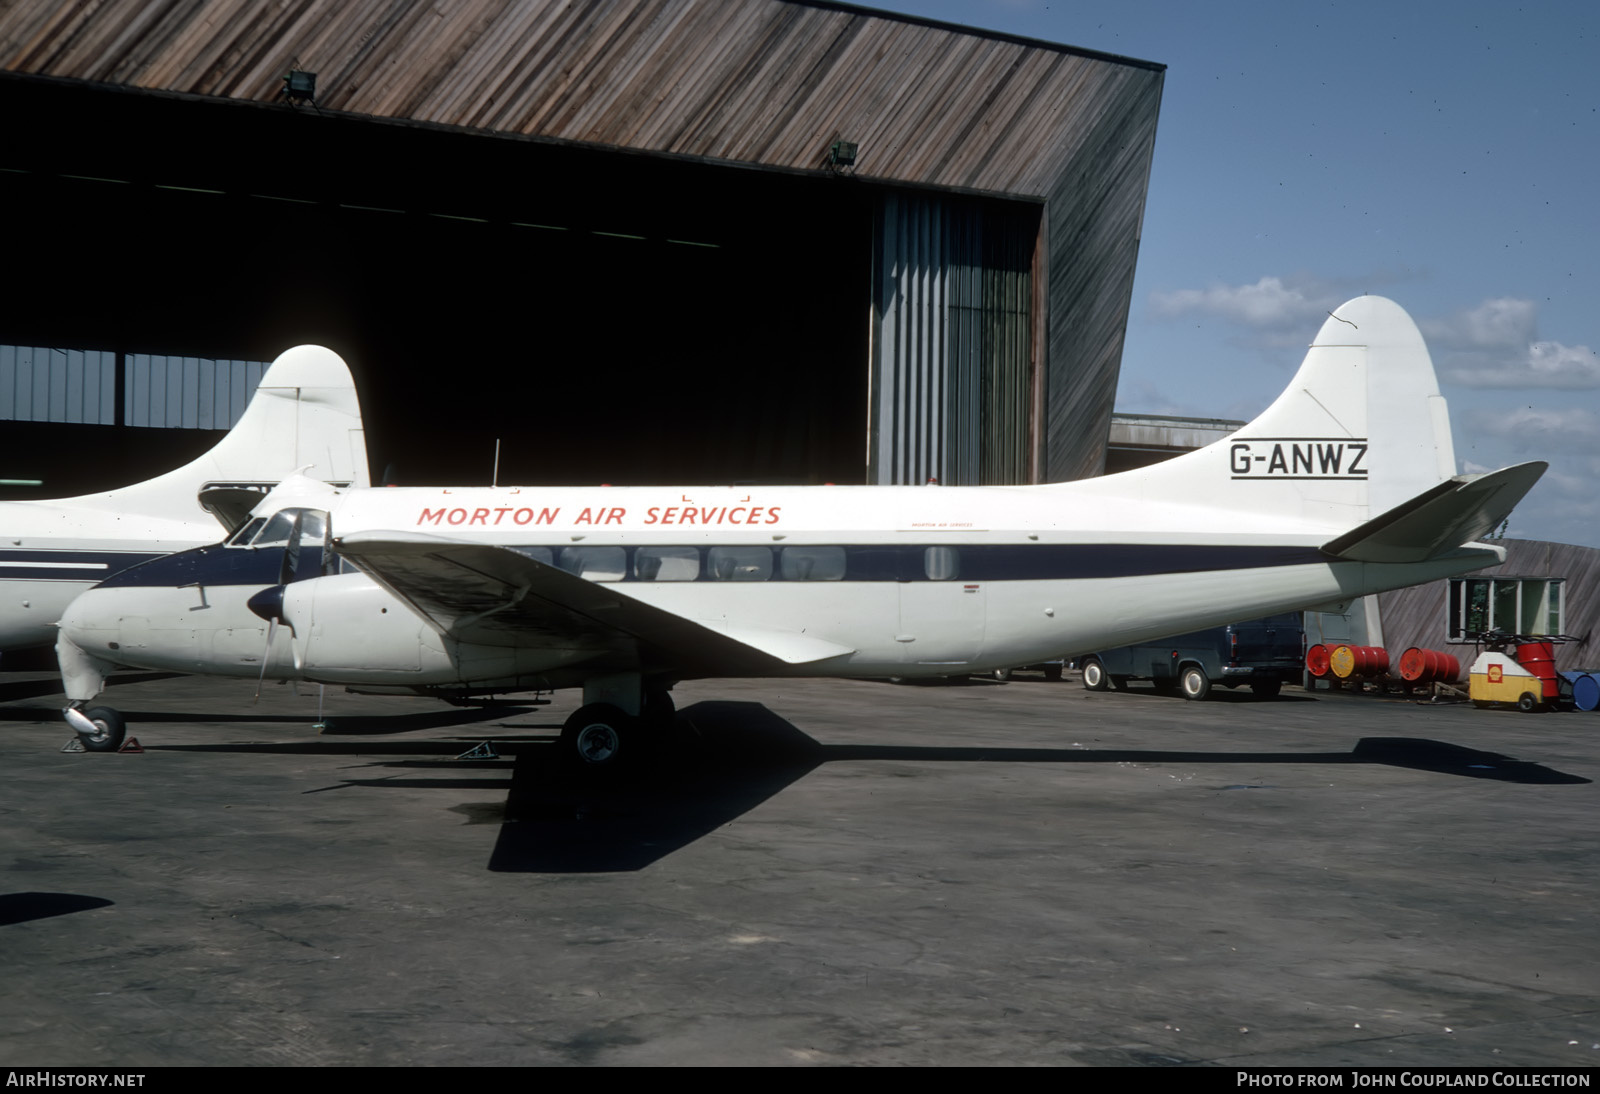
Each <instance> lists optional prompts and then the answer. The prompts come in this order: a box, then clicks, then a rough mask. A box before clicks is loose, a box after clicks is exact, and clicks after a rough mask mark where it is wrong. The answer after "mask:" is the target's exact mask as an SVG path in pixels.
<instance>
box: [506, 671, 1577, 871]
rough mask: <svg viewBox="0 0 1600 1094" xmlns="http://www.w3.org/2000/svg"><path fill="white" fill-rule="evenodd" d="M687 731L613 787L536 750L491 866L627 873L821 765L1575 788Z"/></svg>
mask: <svg viewBox="0 0 1600 1094" xmlns="http://www.w3.org/2000/svg"><path fill="white" fill-rule="evenodd" d="M684 720H685V721H686V722H687V723H688V724H690V725H692V726H693V728H694V730H695V731H696V733H697V734H698V737H699V741H698V748H697V750H696V754H695V755H694V756H693V757H692V758H691V760H690V761H689V762H683V761H682V760H681V759H680V760H679V761H677V762H674V763H672V764H671V765H669V766H666V767H663V768H660V769H657V770H652V771H650V772H647V773H644V774H643V775H642V776H641V777H640V778H637V779H635V780H632V781H631V782H629V783H628V784H625V785H615V786H607V787H604V788H595V787H588V786H585V785H583V784H582V783H579V782H574V781H573V780H572V779H571V778H570V777H568V776H566V775H565V774H564V773H563V772H562V771H561V769H560V767H559V765H557V764H556V763H554V762H552V761H553V760H554V757H548V758H547V757H546V756H545V755H541V754H540V752H538V751H536V750H524V751H523V752H522V753H521V754H520V755H519V756H518V757H517V761H516V765H515V768H514V770H513V773H512V782H511V789H510V792H509V793H508V795H507V800H506V809H505V823H504V824H503V825H502V826H501V829H500V836H499V839H498V840H497V842H496V844H495V849H494V853H493V854H492V855H491V857H490V861H489V868H490V869H491V870H497V871H528V872H541V873H592V872H611V871H625V870H638V869H641V868H643V867H644V866H647V865H649V864H650V863H652V862H655V861H656V860H658V859H660V858H663V857H665V856H666V855H668V854H671V853H672V852H673V851H675V850H677V849H678V848H680V847H683V846H686V845H687V844H689V843H692V842H693V841H694V840H696V839H699V838H700V837H701V836H703V835H705V834H706V833H708V832H711V831H713V830H714V829H716V828H718V827H720V826H721V825H723V824H726V823H728V822H729V821H731V820H733V819H734V818H736V817H738V816H739V815H741V814H743V813H745V812H747V811H749V810H750V809H753V808H754V807H755V806H756V805H758V804H760V803H761V802H762V801H765V800H766V799H767V798H769V797H772V796H773V795H775V794H777V793H778V792H780V791H781V790H782V789H783V788H784V787H786V786H788V785H789V784H791V783H793V782H796V781H798V780H799V779H801V778H803V777H804V776H805V775H806V774H808V773H809V772H811V771H812V770H814V769H815V768H817V767H818V766H820V765H821V764H825V763H833V762H840V761H852V760H857V761H859V760H905V761H915V762H948V763H1090V764H1104V763H1124V762H1136V763H1184V764H1241V763H1245V764H1307V763H1311V764H1384V765H1388V766H1394V767H1406V768H1415V769H1418V770H1423V771H1434V772H1438V773H1440V774H1449V775H1458V776H1463V777H1467V778H1478V779H1493V780H1499V781H1508V782H1520V783H1536V784H1566V783H1586V782H1588V781H1589V780H1587V779H1583V778H1580V777H1578V776H1575V775H1567V774H1564V773H1562V772H1558V771H1552V770H1551V769H1549V768H1546V767H1543V766H1541V765H1539V764H1535V763H1526V762H1523V761H1519V760H1514V759H1512V758H1510V757H1508V756H1502V755H1499V754H1497V753H1493V752H1483V751H1480V750H1477V749H1471V748H1463V747H1461V746H1459V745H1452V744H1446V743H1443V742H1439V741H1431V740H1426V739H1422V738H1409V737H1367V738H1363V739H1361V740H1360V741H1358V742H1357V743H1356V746H1355V748H1353V749H1352V750H1351V751H1349V752H1330V753H1304V752H1236V753H1228V752H1153V751H1146V750H1139V749H1115V750H1095V749H1055V748H992V747H936V746H934V747H923V746H884V745H824V744H821V743H819V742H817V741H815V740H814V739H812V738H811V737H809V736H807V735H806V734H805V733H804V732H802V731H801V730H799V729H797V728H796V727H795V726H794V725H793V724H791V723H790V722H788V721H786V720H784V719H783V718H781V717H779V716H778V715H776V714H774V713H773V712H772V711H770V710H768V709H767V708H766V707H764V706H762V705H760V704H758V703H732V702H705V703H697V704H695V705H694V706H692V707H689V708H687V709H686V710H685V711H684Z"/></svg>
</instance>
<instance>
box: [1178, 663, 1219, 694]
mask: <svg viewBox="0 0 1600 1094" xmlns="http://www.w3.org/2000/svg"><path fill="white" fill-rule="evenodd" d="M1178 690H1179V691H1180V692H1182V693H1183V697H1184V698H1185V699H1204V698H1205V697H1206V696H1207V695H1210V694H1211V678H1210V677H1208V676H1207V675H1206V670H1205V669H1203V668H1201V667H1200V666H1199V665H1190V666H1188V667H1187V668H1185V669H1184V670H1183V672H1182V673H1181V674H1180V675H1179V676H1178Z"/></svg>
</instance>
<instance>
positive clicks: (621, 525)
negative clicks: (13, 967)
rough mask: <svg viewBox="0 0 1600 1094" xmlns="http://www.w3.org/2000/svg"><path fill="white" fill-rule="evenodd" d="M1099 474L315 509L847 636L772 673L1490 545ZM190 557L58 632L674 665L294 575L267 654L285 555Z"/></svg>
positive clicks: (1390, 573)
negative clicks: (830, 652)
mask: <svg viewBox="0 0 1600 1094" xmlns="http://www.w3.org/2000/svg"><path fill="white" fill-rule="evenodd" d="M1104 481H1107V480H1094V481H1089V482H1084V483H1074V484H1067V485H1062V486H1043V487H989V488H981V487H937V486H929V487H888V488H885V487H781V488H779V487H751V488H746V487H699V488H693V489H691V490H687V491H686V490H684V489H682V488H671V489H668V488H646V487H638V488H606V487H596V488H571V487H568V488H548V489H546V488H523V489H515V488H470V489H457V490H439V489H428V488H411V489H388V490H360V491H352V492H349V493H346V494H344V495H343V496H340V497H338V498H337V499H336V500H333V501H331V502H330V503H329V509H330V523H331V534H332V536H333V538H334V540H335V542H337V541H338V539H339V538H340V537H345V536H350V535H352V534H354V533H359V532H370V531H374V530H391V531H403V532H412V533H423V534H426V535H437V536H441V537H448V538H449V539H450V540H452V541H457V542H477V543H482V544H485V545H494V546H497V547H510V548H515V549H520V550H523V551H528V550H533V551H536V552H537V551H538V549H541V548H543V549H546V550H548V551H550V552H551V554H550V555H549V556H543V557H542V558H541V560H544V561H552V562H553V563H554V564H556V565H562V566H563V568H565V569H568V570H572V571H573V572H582V573H583V575H584V576H586V577H588V578H590V579H591V580H598V581H599V583H601V584H603V585H605V586H606V587H607V588H608V589H610V590H614V591H615V592H616V593H617V594H620V595H623V596H627V597H632V598H635V599H638V600H640V601H643V602H645V603H648V604H651V605H653V606H655V607H658V608H661V609H664V610H666V611H668V612H671V613H673V614H675V615H677V616H681V617H683V618H685V619H689V620H693V621H696V622H700V623H704V624H705V625H707V626H710V627H714V628H717V629H720V630H724V631H731V632H733V633H748V634H763V633H772V634H785V635H803V636H805V637H807V638H808V639H814V640H820V641H824V642H826V643H831V644H833V645H834V646H836V647H838V648H839V653H838V654H837V655H836V656H832V657H827V658H824V659H820V660H811V661H807V662H805V663H803V664H796V665H793V666H791V667H788V668H779V669H776V670H773V671H774V672H776V673H792V674H795V675H832V676H883V675H895V676H917V675H952V674H957V673H964V672H973V671H981V670H986V669H990V668H997V667H1003V666H1008V665H1015V664H1021V663H1026V662H1030V661H1037V660H1043V659H1047V658H1051V657H1059V656H1062V655H1071V654H1075V653H1080V652H1087V651H1090V650H1094V649H1099V648H1104V647H1107V646H1115V645H1121V644H1125V643H1127V642H1133V641H1140V640H1144V639H1149V638H1156V637H1160V636H1163V635H1167V634H1172V633H1178V632H1183V631H1189V630H1195V629H1198V628H1200V627H1204V626H1209V625H1214V624H1220V623H1225V622H1230V621H1235V620H1239V619H1246V618H1252V617H1255V616H1261V615H1266V614H1270V613H1274V612H1279V611H1285V610H1292V609H1295V608H1299V607H1303V606H1306V605H1309V604H1315V603H1321V602H1327V601H1333V600H1342V599H1347V598H1350V597H1353V596H1359V595H1364V594H1366V593H1370V592H1375V591H1378V590H1381V589H1386V588H1392V587H1396V586H1400V585H1405V584H1410V583H1414V582H1416V581H1420V580H1427V579H1429V578H1432V577H1435V576H1440V575H1444V574H1449V573H1457V572H1460V571H1462V570H1463V569H1468V568H1472V567H1474V566H1481V565H1483V564H1484V563H1485V562H1486V561H1491V560H1492V554H1491V552H1490V551H1489V549H1482V548H1479V549H1464V550H1463V551H1462V552H1459V553H1457V554H1452V555H1449V556H1447V557H1445V558H1441V559H1438V560H1434V561H1433V562H1431V563H1428V564H1426V565H1404V566H1398V565H1379V564H1372V563H1359V562H1344V561H1330V560H1327V559H1325V558H1324V557H1322V556H1321V555H1320V554H1319V552H1318V550H1317V548H1318V546H1319V545H1320V544H1321V543H1323V542H1325V541H1326V540H1327V538H1328V537H1329V535H1330V534H1331V532H1332V531H1334V530H1337V529H1330V528H1329V527H1327V526H1322V527H1318V526H1317V525H1316V524H1315V523H1312V522H1308V521H1304V520H1301V519H1298V518H1283V517H1268V516H1264V515H1261V514H1252V513H1248V512H1235V513H1230V512H1228V511H1226V510H1219V509H1216V508H1206V507H1201V506H1198V505H1195V506H1189V505H1170V504H1169V505H1161V506H1157V505H1153V504H1149V503H1144V502H1141V501H1139V500H1137V499H1129V498H1127V497H1123V496H1117V495H1114V494H1110V493H1108V492H1107V491H1105V490H1104V489H1103V488H1102V487H1100V485H1099V484H1100V483H1101V482H1104ZM1107 528H1117V529H1119V531H1118V532H1116V533H1115V534H1110V533H1107V532H1106V531H1105V529H1107ZM617 548H621V549H622V550H621V551H616V550H615V549H617ZM672 548H695V549H696V551H695V554H696V555H697V556H698V557H697V560H696V562H695V564H694V566H693V568H692V572H691V570H690V569H689V568H687V567H685V568H682V569H680V570H678V571H673V568H672V566H671V565H670V564H669V565H666V566H663V567H661V568H660V569H659V570H653V569H651V568H649V567H646V566H645V560H646V558H647V557H653V556H659V555H662V554H663V553H665V554H667V555H670V554H671V553H672V552H671V551H670V550H668V549H672ZM564 549H580V550H584V551H588V552H590V555H589V556H588V558H589V561H588V562H587V563H577V564H574V563H572V562H570V561H569V562H568V563H566V564H563V563H562V562H561V555H560V552H562V551H563V550H564ZM641 549H643V550H641ZM263 550H264V551H265V554H266V555H267V556H269V557H267V558H266V559H264V560H263V561H262V562H261V563H260V564H259V565H256V566H254V567H253V568H252V567H249V566H246V567H243V568H241V567H240V566H238V565H235V564H228V565H226V566H222V568H221V569H218V568H217V567H218V565H219V560H222V561H226V556H227V555H229V554H230V553H231V554H234V555H235V557H236V558H237V557H238V555H237V553H239V552H246V553H248V552H252V551H263ZM786 551H788V552H792V553H791V554H789V555H787V556H786V555H785V554H784V552H786ZM200 554H203V555H205V556H206V558H207V560H208V561H205V562H203V563H197V564H196V567H197V568H196V569H195V570H194V572H193V573H192V574H188V575H184V574H180V575H178V576H177V577H176V578H174V577H172V576H170V575H169V576H166V577H162V576H160V575H159V574H155V575H154V576H152V578H151V580H150V581H148V582H146V583H137V582H135V583H119V582H114V583H113V584H112V586H111V587H107V588H101V589H96V590H94V591H93V592H91V593H89V594H87V595H86V596H85V597H83V598H82V599H81V600H80V601H79V602H78V603H77V604H75V605H74V606H73V610H72V612H71V615H70V617H69V619H68V620H67V621H66V624H65V625H64V628H65V633H67V634H68V636H69V637H70V638H71V639H72V641H74V642H76V643H77V644H78V645H79V646H81V647H82V648H83V649H84V650H85V651H87V652H89V653H90V654H93V655H95V656H99V657H103V658H106V659H107V660H115V661H117V662H119V663H122V664H131V665H135V666H138V667H145V668H163V669H178V670H185V669H187V670H195V669H201V670H203V671H209V672H218V673H231V674H236V675H248V676H254V675H257V674H259V673H261V672H262V671H263V663H262V658H263V656H266V657H267V658H268V662H267V664H266V675H270V676H273V677H293V678H300V679H307V680H318V681H323V682H326V683H340V684H386V685H416V686H462V685H473V686H489V685H499V686H507V687H509V686H537V685H539V684H541V683H549V684H551V685H553V686H561V685H562V684H563V683H565V682H571V680H572V679H573V678H575V677H574V676H573V674H575V673H576V674H578V675H579V676H581V675H582V674H583V673H584V672H597V671H609V670H613V669H614V670H616V671H644V672H646V673H649V672H652V671H659V672H663V673H670V672H672V671H673V665H672V664H671V663H670V655H671V651H666V657H665V658H663V655H662V651H659V650H657V651H653V652H650V653H646V654H641V653H639V652H638V651H637V650H635V651H632V652H631V653H630V651H629V650H628V649H624V648H619V647H618V644H617V643H616V642H614V641H613V642H602V643H595V642H589V641H584V640H574V641H565V642H563V641H549V640H540V639H538V638H537V636H535V637H533V638H530V639H529V640H528V641H524V642H508V643H506V644H503V645H472V644H467V643H461V642H457V641H454V640H453V639H451V638H450V637H448V636H446V635H443V634H441V633H439V631H438V630H437V629H436V628H435V627H434V626H432V625H430V624H429V623H428V622H427V621H426V620H424V619H423V618H422V617H421V616H420V615H418V614H417V613H415V612H413V611H411V610H410V609H409V608H408V607H407V605H406V604H405V603H404V602H403V601H401V600H399V599H397V598H396V597H395V596H393V595H392V594H391V593H390V592H388V591H387V590H385V589H383V588H381V587H380V586H379V585H378V584H376V583H375V582H373V581H372V580H371V579H369V578H368V577H366V576H365V575H362V574H356V573H346V574H341V575H336V576H329V577H317V578H312V579H305V580H297V581H295V582H293V583H291V584H289V585H288V586H287V587H286V589H285V592H284V608H285V618H286V619H287V620H288V622H289V623H290V624H291V626H292V630H291V626H280V627H278V628H276V634H275V635H274V636H273V639H272V646H271V649H270V651H269V650H268V648H267V641H268V639H267V632H268V629H269V628H268V626H267V624H266V623H265V622H264V621H263V620H262V619H261V618H260V617H258V616H257V615H256V614H255V613H254V612H252V611H251V610H250V609H249V608H248V607H247V606H246V603H245V602H246V601H247V600H248V599H249V597H250V596H252V595H253V594H255V593H256V592H258V591H260V589H262V588H263V587H265V586H267V585H270V584H272V581H273V580H274V579H273V578H272V577H270V576H268V572H269V571H272V570H273V569H274V568H275V566H276V562H274V561H272V559H275V558H276V554H275V553H274V552H273V551H272V550H271V549H262V548H250V547H214V548H208V549H207V550H206V552H201V553H200ZM612 555H615V556H616V557H617V560H618V561H617V562H616V563H612V562H611V561H610V558H611V556H612ZM836 557H848V559H849V562H848V565H847V566H846V567H845V568H844V569H843V570H841V569H840V568H839V567H838V566H832V563H833V560H834V559H835V558H836ZM670 562H671V560H670V558H669V563H670ZM790 563H796V564H795V565H790ZM799 563H804V564H805V565H799ZM723 564H726V565H723ZM161 565H163V564H155V566H161ZM575 565H576V566H578V567H581V568H579V569H575ZM719 566H721V572H719V570H718V567H719ZM830 566H832V568H830ZM144 569H152V567H146V568H144ZM135 573H137V571H136V572H135ZM208 574H209V575H213V576H208ZM230 574H231V575H232V576H229V575H230ZM646 574H648V575H649V578H650V579H646ZM185 576H187V577H189V578H190V579H191V580H187V581H185V580H180V578H183V577H185ZM674 577H676V578H681V579H679V580H674V579H673V578H674ZM177 585H186V586H187V587H186V588H182V589H179V588H175V586H177ZM113 643H114V645H113ZM630 658H631V660H630ZM663 661H665V663H663Z"/></svg>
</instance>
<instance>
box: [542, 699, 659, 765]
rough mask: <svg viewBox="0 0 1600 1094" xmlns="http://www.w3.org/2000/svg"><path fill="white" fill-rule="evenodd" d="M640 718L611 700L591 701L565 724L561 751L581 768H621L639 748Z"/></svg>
mask: <svg viewBox="0 0 1600 1094" xmlns="http://www.w3.org/2000/svg"><path fill="white" fill-rule="evenodd" d="M639 737H640V731H639V719H638V718H635V717H634V716H633V715H631V714H626V713H624V712H623V711H622V710H621V709H619V708H617V707H614V706H612V705H611V704H610V703H590V704H589V705H588V706H582V707H579V708H578V709H577V710H575V711H573V712H572V716H571V717H569V718H568V719H567V721H566V724H565V725H563V726H562V727H561V744H560V747H561V753H562V757H563V759H565V760H566V762H567V763H569V764H571V765H572V766H573V767H575V768H577V769H578V770H580V771H590V772H595V773H600V772H607V773H609V772H614V771H621V770H624V769H625V768H627V767H629V766H631V765H632V763H633V761H634V760H635V759H636V758H637V757H636V756H635V755H634V754H635V753H636V752H637V751H638V749H639Z"/></svg>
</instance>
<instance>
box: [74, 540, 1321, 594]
mask: <svg viewBox="0 0 1600 1094" xmlns="http://www.w3.org/2000/svg"><path fill="white" fill-rule="evenodd" d="M563 546H569V544H550V545H549V547H550V549H552V550H559V549H560V548H561V547H563ZM739 546H740V547H741V548H742V549H748V548H749V547H750V546H752V545H750V544H740V545H739ZM796 546H800V545H796ZM817 546H842V545H839V544H826V545H817ZM930 548H937V549H939V550H940V551H941V552H942V554H941V556H940V559H939V565H940V566H941V567H942V568H943V572H944V573H946V574H948V575H949V576H947V577H945V578H944V580H949V581H966V582H983V581H1046V580H1094V579H1102V578H1122V577H1150V576H1153V575H1156V574H1193V573H1209V572H1214V571H1220V570H1250V569H1270V568H1275V567H1280V566H1307V565H1313V564H1320V563H1324V562H1326V561H1328V560H1327V558H1326V556H1324V555H1323V554H1322V552H1321V551H1320V550H1318V549H1317V548H1315V547H1239V546H1197V545H1194V544H1132V543H1084V544H1055V543H1018V544H970V543H969V544H957V543H939V544H928V543H920V544H883V545H871V544H862V545H856V546H844V550H845V559H846V563H845V576H844V580H845V581H896V582H900V581H928V580H930V579H929V577H928V573H927V565H928V561H927V552H928V550H929V549H930ZM769 549H770V550H772V551H773V552H774V556H773V558H774V562H775V563H776V560H777V554H776V552H777V551H780V550H782V549H783V548H782V547H773V548H769ZM802 549H803V548H802ZM625 550H627V551H629V552H632V551H634V550H637V548H636V547H633V546H628V547H626V548H625ZM705 550H706V549H705V548H701V552H702V553H701V558H702V568H701V576H700V579H699V580H701V581H709V580H711V578H710V577H708V576H707V574H706V573H705V567H704V565H703V560H704V557H705V554H704V552H705ZM951 551H954V552H955V554H956V557H957V564H956V567H955V572H954V573H953V574H952V573H949V568H948V562H949V554H948V552H951ZM282 559H283V552H282V549H281V548H276V547H272V548H266V547H264V548H260V549H251V548H248V547H222V546H214V547H200V548H196V549H195V550H192V551H184V552H181V553H179V554H175V555H171V556H168V557H164V558H160V559H157V560H156V561H154V562H148V563H145V564H144V565H141V566H138V567H137V568H133V569H128V570H124V571H123V572H122V573H120V574H118V575H117V576H115V577H113V578H110V579H109V580H107V581H106V582H104V584H106V585H107V586H118V585H140V586H161V585H169V586H174V587H176V586H178V585H187V584H193V583H196V582H200V583H203V584H206V585H249V586H255V587H265V586H267V585H275V584H277V582H278V574H279V567H280V565H281V564H282ZM298 572H299V575H300V578H301V579H302V580H303V579H305V578H309V577H315V576H318V575H319V574H320V573H321V552H320V550H319V549H317V548H311V547H302V549H301V554H300V564H299V567H298ZM627 573H628V576H627V577H626V578H624V579H623V580H624V581H626V582H633V581H637V580H638V578H636V577H635V576H634V567H633V559H632V557H631V555H630V557H629V559H628V566H627ZM780 574H781V567H780V566H778V565H774V566H773V577H772V578H771V579H770V580H773V581H780V580H783V579H782V578H781V577H780V576H779V575H780Z"/></svg>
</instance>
